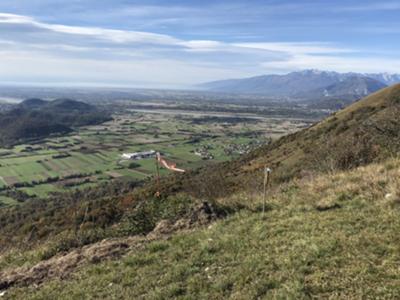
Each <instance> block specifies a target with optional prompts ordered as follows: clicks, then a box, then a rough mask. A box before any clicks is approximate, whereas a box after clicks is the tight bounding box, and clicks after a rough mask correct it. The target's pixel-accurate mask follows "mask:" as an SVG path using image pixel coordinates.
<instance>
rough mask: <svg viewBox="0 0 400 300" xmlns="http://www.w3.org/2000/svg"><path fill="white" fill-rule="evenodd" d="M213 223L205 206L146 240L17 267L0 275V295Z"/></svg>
mask: <svg viewBox="0 0 400 300" xmlns="http://www.w3.org/2000/svg"><path fill="white" fill-rule="evenodd" d="M216 219H218V216H217V214H216V213H215V211H214V209H213V208H212V207H211V206H209V205H208V203H206V202H205V203H203V204H201V205H200V206H198V207H197V208H196V209H195V210H194V211H193V212H191V213H190V215H189V216H187V217H186V218H184V219H180V220H178V221H176V222H171V221H168V220H162V221H160V222H159V223H158V224H157V226H156V227H155V228H154V230H153V231H152V232H150V233H149V234H148V235H147V236H132V237H126V238H112V239H105V240H103V241H101V242H98V243H94V244H91V245H87V246H84V247H81V248H78V249H74V250H72V251H70V252H68V253H62V254H58V255H56V256H54V257H52V258H50V259H48V260H45V261H42V262H40V263H38V264H36V265H35V266H33V267H31V268H27V267H20V268H16V269H12V270H6V271H3V272H0V291H2V290H6V289H8V288H10V287H12V286H29V285H32V284H41V283H43V282H45V281H47V280H50V279H55V278H59V279H64V278H67V277H68V276H69V275H71V273H73V272H74V271H75V270H76V269H77V268H79V267H81V266H83V265H87V264H91V263H92V264H94V263H99V262H101V261H104V260H107V259H118V258H120V257H121V256H123V255H125V254H127V253H128V251H130V250H133V249H138V248H140V247H142V246H143V245H144V244H145V243H148V242H151V241H154V240H159V239H165V238H168V237H170V236H171V235H172V234H173V233H175V232H177V231H185V230H191V229H193V228H195V227H198V226H202V225H207V224H209V223H211V222H213V221H215V220H216Z"/></svg>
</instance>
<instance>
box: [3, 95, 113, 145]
mask: <svg viewBox="0 0 400 300" xmlns="http://www.w3.org/2000/svg"><path fill="white" fill-rule="evenodd" d="M110 118H111V117H110V115H109V113H107V112H104V111H101V110H99V109H97V108H96V107H95V106H92V105H89V104H86V103H83V102H79V101H75V100H71V99H56V100H54V101H44V100H41V99H27V100H25V101H23V102H22V103H20V104H19V105H17V106H16V107H15V108H14V109H12V110H11V111H7V112H4V113H2V114H0V146H2V147H7V146H12V145H15V144H18V143H21V142H24V141H26V140H28V139H29V140H30V139H37V138H44V137H47V136H49V135H51V134H60V133H68V132H70V131H72V130H73V128H74V127H79V126H85V125H94V124H99V123H103V122H105V121H107V120H110Z"/></svg>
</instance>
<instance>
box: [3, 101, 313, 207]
mask: <svg viewBox="0 0 400 300" xmlns="http://www.w3.org/2000/svg"><path fill="white" fill-rule="evenodd" d="M113 117H114V120H113V121H110V122H107V123H104V124H102V125H100V126H90V127H84V128H80V129H79V130H78V131H76V132H74V133H72V134H69V135H66V136H62V137H52V138H47V139H45V140H41V141H37V142H35V143H33V144H26V145H18V146H16V147H14V148H12V149H0V206H4V205H15V204H17V203H18V201H19V202H22V201H25V200H26V199H27V198H29V197H42V198H46V197H47V196H48V195H50V193H52V192H62V191H66V190H71V189H76V188H85V187H88V186H93V185H96V184H99V183H101V182H104V181H108V180H110V179H113V178H122V179H129V180H134V179H137V180H142V179H145V178H147V177H152V176H154V174H155V169H156V168H155V160H154V158H148V159H142V160H136V161H132V160H122V159H121V154H122V153H125V152H137V151H147V150H155V151H160V152H161V153H162V154H163V155H164V156H165V157H166V158H167V159H168V160H171V161H173V162H175V163H176V164H177V165H178V166H179V167H180V168H185V169H189V168H195V167H198V166H201V165H204V164H208V163H213V162H218V161H224V160H227V159H231V158H233V157H237V156H238V155H242V154H244V153H247V152H248V151H250V150H251V149H253V148H255V147H258V146H260V145H262V144H265V143H268V142H269V141H270V140H271V139H272V138H277V137H279V136H282V135H284V134H287V133H289V132H293V131H296V130H298V129H300V128H303V127H305V126H308V125H309V123H310V122H307V121H303V120H298V119H288V118H271V117H264V116H258V115H251V114H239V113H221V112H218V113H216V112H214V113H213V112H201V111H187V110H186V111H179V110H171V111H170V110H161V109H160V110H157V109H153V110H139V109H125V110H122V111H120V112H119V113H116V114H114V116H113ZM165 173H166V171H165V170H162V174H165Z"/></svg>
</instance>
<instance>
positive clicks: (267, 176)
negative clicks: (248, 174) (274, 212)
mask: <svg viewBox="0 0 400 300" xmlns="http://www.w3.org/2000/svg"><path fill="white" fill-rule="evenodd" d="M270 174H271V169H270V168H268V167H265V168H264V194H263V209H262V217H263V218H264V215H265V206H266V202H267V188H268V185H269V181H270Z"/></svg>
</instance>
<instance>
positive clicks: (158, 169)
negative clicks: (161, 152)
mask: <svg viewBox="0 0 400 300" xmlns="http://www.w3.org/2000/svg"><path fill="white" fill-rule="evenodd" d="M156 170H157V192H156V197H160V165H159V162H158V159H157V156H156Z"/></svg>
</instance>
